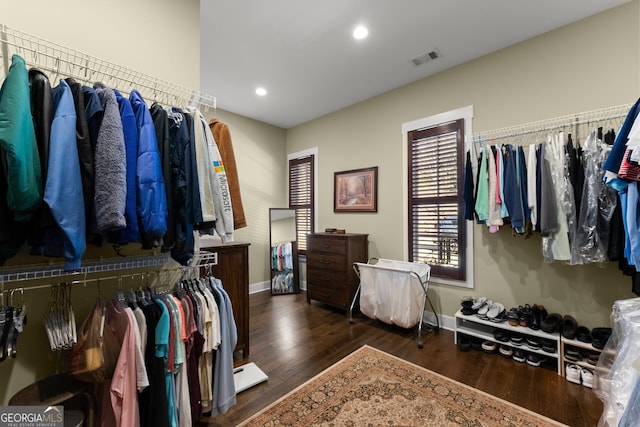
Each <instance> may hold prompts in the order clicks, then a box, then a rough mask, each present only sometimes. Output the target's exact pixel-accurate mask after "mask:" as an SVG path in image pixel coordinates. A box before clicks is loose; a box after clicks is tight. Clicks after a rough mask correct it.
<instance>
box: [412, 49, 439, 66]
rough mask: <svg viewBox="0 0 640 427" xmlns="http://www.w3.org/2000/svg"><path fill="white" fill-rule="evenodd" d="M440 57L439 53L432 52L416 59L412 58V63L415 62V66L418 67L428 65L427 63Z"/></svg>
mask: <svg viewBox="0 0 640 427" xmlns="http://www.w3.org/2000/svg"><path fill="white" fill-rule="evenodd" d="M439 57H440V54H439V53H438V52H437V51H435V50H432V51H431V52H427V53H423V54H422V55H418V56H416V57H415V58H411V62H413V65H415V66H416V67H417V66H418V65H422V64H426V63H427V62H430V61H433V60H434V59H438V58H439Z"/></svg>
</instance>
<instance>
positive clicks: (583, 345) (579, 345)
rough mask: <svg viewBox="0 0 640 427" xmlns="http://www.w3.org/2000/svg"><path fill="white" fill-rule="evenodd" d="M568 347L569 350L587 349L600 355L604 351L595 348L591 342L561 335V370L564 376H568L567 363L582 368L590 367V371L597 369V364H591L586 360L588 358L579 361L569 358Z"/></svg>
mask: <svg viewBox="0 0 640 427" xmlns="http://www.w3.org/2000/svg"><path fill="white" fill-rule="evenodd" d="M567 349H569V350H577V351H578V352H580V350H583V351H586V352H588V353H592V354H598V355H600V353H602V350H600V349H598V348H595V347H594V346H593V345H592V344H591V343H587V342H582V341H578V340H571V339H568V338H565V337H562V336H561V337H560V354H561V356H562V366H561V372H560V374H561V375H562V376H563V377H566V376H567V375H566V367H567V364H572V365H578V366H580V367H581V368H586V369H589V370H590V371H592V372H593V371H595V369H596V365H595V364H593V365H592V364H589V363H587V362H586V361H585V360H586V359H581V360H577V361H573V360H569V359H567V358H566V351H567Z"/></svg>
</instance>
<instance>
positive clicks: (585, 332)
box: [576, 326, 592, 343]
mask: <svg viewBox="0 0 640 427" xmlns="http://www.w3.org/2000/svg"><path fill="white" fill-rule="evenodd" d="M576 339H577V340H578V341H582V342H586V343H590V342H591V341H592V339H591V331H590V330H589V328H587V327H586V326H578V329H577V330H576Z"/></svg>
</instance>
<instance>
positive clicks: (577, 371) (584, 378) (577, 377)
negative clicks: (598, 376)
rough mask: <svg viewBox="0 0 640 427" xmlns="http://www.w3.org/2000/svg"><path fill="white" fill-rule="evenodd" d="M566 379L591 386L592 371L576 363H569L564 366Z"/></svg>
mask: <svg viewBox="0 0 640 427" xmlns="http://www.w3.org/2000/svg"><path fill="white" fill-rule="evenodd" d="M565 377H566V378H567V381H569V382H571V383H574V384H582V385H583V386H585V387H589V388H593V372H591V371H590V370H588V369H585V368H583V367H581V366H578V365H572V364H569V365H567V367H566V368H565Z"/></svg>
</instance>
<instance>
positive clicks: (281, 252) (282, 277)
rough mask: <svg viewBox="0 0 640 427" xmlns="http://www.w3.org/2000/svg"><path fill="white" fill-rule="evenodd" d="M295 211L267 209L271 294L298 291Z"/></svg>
mask: <svg viewBox="0 0 640 427" xmlns="http://www.w3.org/2000/svg"><path fill="white" fill-rule="evenodd" d="M296 236H297V233H296V211H295V209H287V208H270V209H269V241H270V243H271V245H270V246H271V252H270V254H269V255H270V266H271V294H272V295H281V294H292V293H298V292H300V287H299V286H298V245H297V241H296V240H297V237H296Z"/></svg>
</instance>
